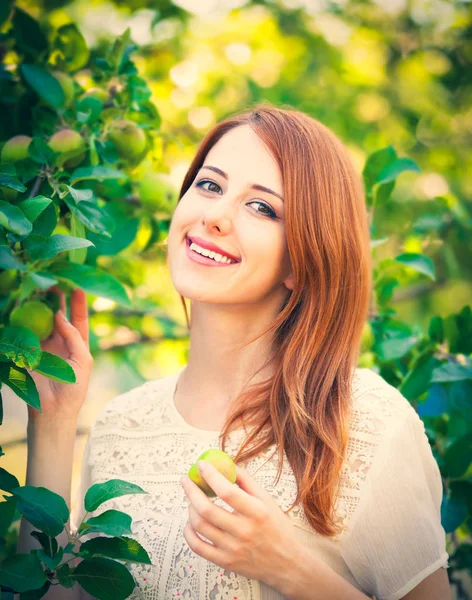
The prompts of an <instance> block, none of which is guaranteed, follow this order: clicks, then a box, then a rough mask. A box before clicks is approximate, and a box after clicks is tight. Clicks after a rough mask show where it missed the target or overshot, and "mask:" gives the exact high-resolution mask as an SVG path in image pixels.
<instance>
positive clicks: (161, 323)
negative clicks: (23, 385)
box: [0, 0, 472, 496]
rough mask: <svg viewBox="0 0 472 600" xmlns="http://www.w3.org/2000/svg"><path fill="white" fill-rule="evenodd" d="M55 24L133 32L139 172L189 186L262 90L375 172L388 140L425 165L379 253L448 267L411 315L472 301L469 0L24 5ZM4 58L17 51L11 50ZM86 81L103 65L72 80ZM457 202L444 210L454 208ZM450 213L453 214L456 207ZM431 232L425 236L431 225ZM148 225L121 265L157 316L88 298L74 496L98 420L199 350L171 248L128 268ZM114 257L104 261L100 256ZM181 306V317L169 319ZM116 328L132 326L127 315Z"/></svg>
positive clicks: (21, 433)
mask: <svg viewBox="0 0 472 600" xmlns="http://www.w3.org/2000/svg"><path fill="white" fill-rule="evenodd" d="M18 5H19V6H21V7H23V8H24V9H25V10H27V11H28V12H30V14H32V15H33V16H34V17H36V18H38V19H39V20H40V21H41V22H42V23H43V25H44V26H45V27H46V29H48V28H49V29H51V30H52V29H53V28H57V27H59V26H61V25H64V24H66V23H69V22H71V21H72V22H74V23H76V24H77V25H78V27H79V29H80V30H81V32H82V34H83V35H84V37H85V39H86V41H87V44H88V46H89V47H90V48H99V47H100V46H102V45H106V44H109V42H110V39H113V38H114V37H116V36H119V35H121V34H122V33H123V31H124V30H125V29H126V28H127V27H129V28H130V30H131V38H132V40H133V41H134V42H135V44H136V45H137V46H138V50H137V51H136V52H135V53H134V55H133V59H134V61H135V63H136V65H137V67H138V69H139V75H140V76H141V77H143V78H144V79H145V80H146V82H147V84H148V86H149V88H150V89H151V91H152V96H151V99H150V100H151V102H152V103H153V104H154V105H155V106H156V108H157V109H158V111H159V113H160V116H161V118H162V127H161V129H160V131H159V133H158V135H156V137H155V143H154V149H153V152H152V153H151V154H149V156H148V157H147V159H146V160H145V161H144V162H143V163H142V164H141V165H140V166H139V167H138V169H139V171H138V174H143V175H144V174H146V173H148V172H150V171H152V170H158V171H159V170H160V171H161V172H163V173H165V175H166V176H167V178H168V180H169V182H171V183H172V184H173V185H174V186H175V187H176V188H177V189H179V188H180V185H181V183H182V180H183V177H184V175H185V173H186V170H187V168H188V166H189V164H190V161H191V159H192V157H193V155H194V153H195V150H196V146H197V144H198V142H199V141H200V140H201V138H202V137H203V135H204V134H205V133H206V132H207V130H208V129H209V128H210V127H211V126H212V125H214V124H215V123H216V122H218V121H219V120H220V119H222V118H224V117H225V116H227V115H228V114H231V113H233V112H236V111H238V110H241V109H243V108H246V107H249V106H251V105H252V104H253V103H255V102H257V101H260V100H268V101H271V102H273V103H274V104H278V105H290V106H293V107H295V108H297V109H300V110H302V111H305V112H307V113H308V114H310V115H311V116H314V117H315V118H317V119H319V120H320V121H322V122H323V123H324V124H325V125H327V126H328V127H330V128H331V129H332V130H333V131H334V132H335V133H336V134H337V135H338V136H339V137H340V138H341V139H342V140H343V141H344V142H345V144H346V145H347V146H348V148H349V151H350V153H351V156H352V158H353V160H354V162H355V164H356V166H357V167H358V169H359V171H361V170H362V167H363V165H364V162H365V160H366V157H367V155H368V154H369V153H371V152H372V151H374V150H376V149H379V148H383V147H385V146H387V145H389V144H391V145H392V146H393V147H394V148H395V149H396V151H397V153H398V155H399V156H408V157H410V158H412V159H414V160H415V161H416V162H417V163H418V165H419V166H420V167H421V173H413V172H410V173H404V174H402V176H401V177H400V178H399V179H398V181H397V185H396V188H395V191H394V193H393V195H392V199H391V200H390V201H389V202H387V203H385V205H380V206H377V207H376V209H375V210H376V214H375V231H374V234H375V237H376V238H383V237H388V240H387V242H386V243H385V244H383V245H382V246H381V247H379V249H378V256H379V257H380V258H381V257H382V256H386V257H388V256H392V255H393V254H394V253H399V252H420V253H421V252H423V253H425V254H427V255H428V256H430V257H431V258H432V259H433V261H434V263H435V265H436V269H437V274H438V277H437V279H436V281H435V282H431V281H428V282H426V283H425V281H424V280H421V282H420V283H418V284H417V285H416V286H413V287H410V288H408V289H407V290H405V289H401V290H398V293H397V294H396V295H395V303H394V305H395V308H396V310H397V311H398V315H399V318H401V319H404V320H405V321H407V322H409V323H413V322H414V323H417V324H418V325H419V326H420V327H422V328H426V327H427V324H428V321H429V319H430V318H431V316H432V315H433V314H439V315H447V314H449V313H451V312H457V311H459V310H460V309H461V307H462V306H464V304H467V303H470V298H471V297H472V293H471V292H472V285H471V273H472V265H471V263H470V256H471V253H470V250H471V243H470V230H471V228H472V220H471V216H470V215H471V206H470V198H471V196H472V153H471V152H470V148H471V141H472V103H471V100H472V81H471V72H472V69H471V61H472V40H471V14H472V11H471V6H470V2H449V1H448V2H446V1H439V0H434V1H427V0H381V1H365V2H356V1H345V0H337V1H324V0H304V1H303V0H279V1H273V2H271V1H269V0H267V1H264V0H260V1H253V2H250V1H247V2H244V1H242V0H239V1H230V0H225V1H223V0H198V1H197V0H179V1H175V2H170V1H169V0H167V1H160V0H155V1H154V2H152V1H147V0H126V1H125V0H120V1H116V2H102V1H100V0H94V1H91V0H80V1H75V2H64V0H44V2H43V3H39V2H25V1H19V2H18ZM4 59H5V61H6V62H7V63H8V61H12V62H13V61H14V57H12V56H8V55H7V56H6V57H5V58H4ZM75 78H76V80H77V81H78V82H79V83H80V84H81V85H82V86H83V87H84V88H88V87H92V86H93V85H94V82H93V80H92V79H91V73H90V71H89V70H87V69H83V70H82V71H80V72H79V73H77V74H76V75H75ZM446 209H447V210H446ZM451 215H452V216H451ZM425 234H426V235H425ZM148 235H149V231H148V230H147V229H146V225H145V224H144V223H142V224H141V225H140V230H139V232H138V236H137V237H136V240H135V241H134V242H133V244H132V246H131V247H130V248H129V252H128V249H127V250H125V251H124V252H123V253H121V254H120V256H119V257H108V258H109V259H110V260H113V261H114V267H115V270H116V268H117V265H118V268H119V266H120V261H122V271H123V272H122V274H121V278H122V280H123V281H125V282H126V280H127V279H128V281H130V282H132V284H133V287H136V294H137V296H138V297H139V298H141V299H142V308H145V307H146V306H148V305H150V304H152V305H153V306H154V308H153V311H150V312H147V314H145V315H144V316H143V315H142V314H141V313H140V314H136V315H133V314H129V313H127V318H126V320H124V319H121V320H120V310H121V309H120V308H119V307H117V306H116V305H115V303H114V302H113V301H110V300H108V299H105V298H95V297H90V327H91V336H92V337H91V343H92V349H93V352H94V356H95V366H94V371H93V375H92V380H91V384H90V389H89V394H88V398H87V401H86V404H85V405H84V407H83V410H82V412H81V414H80V422H79V435H78V438H77V447H76V459H75V465H74V474H73V490H72V492H73V496H75V490H76V489H77V485H78V482H79V481H78V478H79V468H80V463H81V460H82V452H83V448H84V443H85V440H86V435H87V432H88V429H89V427H90V424H91V423H92V421H93V420H94V418H95V417H96V416H97V414H98V412H99V411H100V409H101V408H102V407H103V405H104V404H105V403H106V402H107V401H108V400H110V399H111V398H112V397H114V396H115V395H117V394H118V393H120V392H122V391H125V390H128V389H130V388H131V387H133V386H135V385H138V384H139V383H141V382H143V381H144V380H147V379H152V378H157V377H162V376H165V375H167V374H170V373H172V372H174V371H175V370H177V369H178V368H179V367H180V366H181V365H182V364H184V362H185V361H186V356H187V350H188V337H187V329H186V326H185V319H184V314H183V310H182V305H181V303H180V299H179V296H178V294H177V293H176V292H175V290H174V289H173V287H172V283H171V279H170V276H169V273H168V269H167V266H166V263H165V246H163V245H160V246H159V247H158V248H156V251H155V252H154V254H147V255H146V259H143V260H141V261H139V262H136V263H134V264H133V265H132V268H130V265H129V263H128V262H127V260H126V256H127V255H128V254H129V255H131V254H132V253H133V252H136V249H137V248H139V247H142V246H143V244H144V241H145V240H146V238H147V236H148ZM102 264H103V265H104V266H105V265H106V260H105V261H104V262H103V263H102ZM169 317H170V319H169ZM117 323H119V324H118V325H117ZM8 392H9V390H7V392H6V393H5V400H4V402H5V417H4V423H5V425H4V426H3V427H2V428H1V430H0V435H1V438H2V439H1V440H0V442H1V444H2V446H3V449H4V451H5V452H6V455H5V457H3V459H2V460H3V466H4V467H5V468H6V469H7V470H9V471H12V472H13V473H15V474H16V476H17V477H18V479H19V481H20V484H21V485H23V484H24V483H25V475H26V444H25V440H26V416H27V415H26V406H25V404H24V402H22V401H19V400H18V399H16V398H13V397H12V395H10V396H9V395H8Z"/></svg>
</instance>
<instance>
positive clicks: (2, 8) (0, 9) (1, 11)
mask: <svg viewBox="0 0 472 600" xmlns="http://www.w3.org/2000/svg"><path fill="white" fill-rule="evenodd" d="M12 6H13V0H5V1H4V2H2V3H1V4H0V25H3V24H4V23H5V21H6V20H7V19H8V18H9V16H10V13H11V9H12Z"/></svg>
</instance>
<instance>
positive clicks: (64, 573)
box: [56, 563, 75, 588]
mask: <svg viewBox="0 0 472 600" xmlns="http://www.w3.org/2000/svg"><path fill="white" fill-rule="evenodd" d="M72 576H73V571H72V570H71V568H70V567H69V565H68V564H67V563H65V564H64V565H61V566H60V567H59V568H58V569H57V571H56V577H57V580H58V582H59V583H60V584H61V585H62V587H65V588H71V587H74V585H75V581H74V579H73V578H72Z"/></svg>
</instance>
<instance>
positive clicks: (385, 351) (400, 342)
mask: <svg viewBox="0 0 472 600" xmlns="http://www.w3.org/2000/svg"><path fill="white" fill-rule="evenodd" d="M417 342H418V338H417V337H415V336H408V337H395V338H389V339H387V340H382V341H381V342H379V343H377V344H375V346H374V351H376V352H377V353H378V355H379V357H380V358H381V359H382V360H396V359H398V358H402V357H403V356H405V354H407V353H408V352H409V351H410V350H411V349H412V348H414V347H415V346H416V344H417Z"/></svg>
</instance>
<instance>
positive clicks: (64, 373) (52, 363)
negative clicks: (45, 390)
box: [33, 350, 76, 383]
mask: <svg viewBox="0 0 472 600" xmlns="http://www.w3.org/2000/svg"><path fill="white" fill-rule="evenodd" d="M33 370H34V371H35V372H36V373H40V374H41V375H44V376H45V377H47V378H48V379H52V380H53V381H59V382H61V383H75V382H76V377H75V372H74V369H73V368H72V367H71V366H70V364H69V363H68V362H66V361H65V360H64V359H63V358H61V357H60V356H57V355H55V354H51V353H49V352H46V351H45V350H43V351H42V353H41V360H40V362H39V365H38V366H37V367H35V368H34V369H33Z"/></svg>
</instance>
